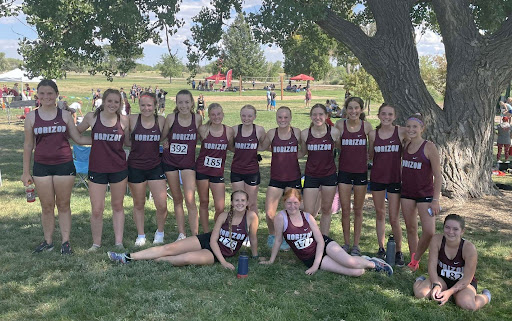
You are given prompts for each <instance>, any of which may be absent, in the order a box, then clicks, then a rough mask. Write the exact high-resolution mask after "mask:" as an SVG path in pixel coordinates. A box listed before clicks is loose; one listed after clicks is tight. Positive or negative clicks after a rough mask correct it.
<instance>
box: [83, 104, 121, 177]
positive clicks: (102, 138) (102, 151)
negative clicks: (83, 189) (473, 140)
mask: <svg viewBox="0 0 512 321" xmlns="http://www.w3.org/2000/svg"><path fill="white" fill-rule="evenodd" d="M91 138H92V147H91V156H90V157H89V170H90V171H91V172H96V173H117V172H120V171H124V170H126V169H128V165H127V163H126V153H125V152H124V149H123V142H124V131H123V128H122V127H121V118H120V117H119V116H117V122H116V124H115V125H114V126H112V127H106V126H104V125H103V124H102V123H101V113H99V114H98V117H96V122H95V123H94V126H93V127H92V131H91Z"/></svg>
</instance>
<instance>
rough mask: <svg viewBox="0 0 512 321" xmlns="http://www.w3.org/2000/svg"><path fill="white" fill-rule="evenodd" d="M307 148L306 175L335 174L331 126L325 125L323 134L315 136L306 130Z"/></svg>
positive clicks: (321, 175)
mask: <svg viewBox="0 0 512 321" xmlns="http://www.w3.org/2000/svg"><path fill="white" fill-rule="evenodd" d="M306 147H307V149H308V160H307V161H306V175H308V176H312V177H325V176H329V175H332V174H336V164H335V163H334V155H333V151H334V140H333V139H332V136H331V126H327V133H326V134H325V136H323V137H320V138H315V137H314V136H313V134H312V133H311V128H309V131H308V138H307V139H306Z"/></svg>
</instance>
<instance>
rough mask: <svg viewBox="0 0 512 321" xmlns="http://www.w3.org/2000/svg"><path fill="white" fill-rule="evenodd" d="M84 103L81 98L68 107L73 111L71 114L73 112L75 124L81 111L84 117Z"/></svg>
mask: <svg viewBox="0 0 512 321" xmlns="http://www.w3.org/2000/svg"><path fill="white" fill-rule="evenodd" d="M82 104H83V102H82V101H81V100H80V101H78V102H74V103H72V104H71V105H69V106H68V108H67V109H68V110H69V111H70V112H71V114H73V120H74V121H75V125H76V120H77V113H80V116H82V117H84V114H82Z"/></svg>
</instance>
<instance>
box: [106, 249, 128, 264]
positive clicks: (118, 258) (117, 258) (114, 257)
mask: <svg viewBox="0 0 512 321" xmlns="http://www.w3.org/2000/svg"><path fill="white" fill-rule="evenodd" d="M107 255H108V258H109V259H110V261H113V262H119V263H122V264H127V263H129V261H128V260H127V257H126V253H116V252H110V251H109V252H107Z"/></svg>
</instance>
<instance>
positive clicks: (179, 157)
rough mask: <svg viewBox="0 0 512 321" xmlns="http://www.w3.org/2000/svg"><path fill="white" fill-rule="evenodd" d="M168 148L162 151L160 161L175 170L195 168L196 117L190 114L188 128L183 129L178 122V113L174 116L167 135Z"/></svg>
mask: <svg viewBox="0 0 512 321" xmlns="http://www.w3.org/2000/svg"><path fill="white" fill-rule="evenodd" d="M167 139H168V141H169V148H168V149H164V153H163V158H162V161H163V162H164V163H166V164H168V165H171V166H174V167H177V168H185V169H190V168H195V164H196V145H197V127H196V115H195V114H192V121H191V122H190V126H188V127H183V126H181V125H180V122H179V121H178V113H175V114H174V123H173V124H172V126H171V128H170V130H169V134H168V135H167Z"/></svg>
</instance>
